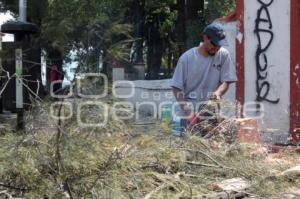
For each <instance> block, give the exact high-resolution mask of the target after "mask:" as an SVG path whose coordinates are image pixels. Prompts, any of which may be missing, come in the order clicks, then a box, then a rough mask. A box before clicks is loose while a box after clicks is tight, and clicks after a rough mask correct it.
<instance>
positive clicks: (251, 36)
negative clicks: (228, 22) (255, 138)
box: [244, 0, 291, 135]
mask: <svg viewBox="0 0 300 199" xmlns="http://www.w3.org/2000/svg"><path fill="white" fill-rule="evenodd" d="M290 7H291V6H290V0H285V1H281V0H274V1H262V0H260V1H259V0H251V1H246V0H245V1H244V38H245V43H244V56H245V57H244V70H245V74H244V77H245V92H244V93H245V103H246V104H247V103H249V102H254V101H257V100H258V101H260V102H261V103H262V106H263V108H262V109H260V110H261V111H260V112H256V111H252V114H251V113H250V112H249V111H248V112H246V114H247V116H263V117H262V119H261V120H260V122H261V127H262V130H263V131H273V132H275V133H279V134H281V135H282V134H286V135H288V133H289V121H290V118H289V105H290V57H291V56H290ZM268 13H269V16H268ZM272 35H273V37H272ZM259 40H260V41H259ZM268 44H269V45H268ZM265 59H266V60H267V64H266V65H265ZM259 91H260V92H259ZM257 93H259V95H258V96H257ZM254 108H255V109H256V110H258V109H257V107H254Z"/></svg>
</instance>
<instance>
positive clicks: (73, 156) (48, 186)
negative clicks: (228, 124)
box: [0, 100, 300, 199]
mask: <svg viewBox="0 0 300 199" xmlns="http://www.w3.org/2000/svg"><path fill="white" fill-rule="evenodd" d="M74 101H75V102H74ZM77 101H78V100H73V102H74V103H77ZM75 106H76V104H75ZM49 108H50V104H49V103H44V104H39V105H38V106H37V107H35V108H33V109H32V112H31V113H29V114H28V116H27V122H26V123H27V128H26V129H27V131H26V133H5V134H2V135H0V179H1V180H0V197H2V196H5V197H10V196H11V197H18V198H118V199H120V198H124V199H125V198H126V199H127V198H144V199H149V198H201V197H204V196H211V194H214V193H216V191H219V192H220V191H221V190H216V188H215V187H216V186H215V184H216V183H219V182H222V181H223V180H226V179H232V178H241V179H244V180H245V181H247V182H248V183H249V185H250V187H248V188H247V190H243V191H240V192H239V194H242V196H243V197H244V196H245V197H246V196H247V197H248V196H251V197H256V198H260V197H263V198H282V195H281V194H283V193H285V192H286V191H288V188H293V187H296V188H297V187H298V188H300V186H299V184H300V181H299V178H291V177H288V178H287V177H283V176H281V175H279V174H280V173H281V172H282V171H284V170H285V169H287V168H289V167H291V166H295V165H296V163H297V162H299V156H297V155H295V154H288V155H286V156H283V157H281V158H282V159H281V160H280V161H281V162H276V161H270V160H269V156H268V154H267V151H265V150H264V149H265V148H264V146H259V145H247V144H239V143H236V142H233V143H231V144H228V143H226V142H223V141H222V140H220V139H218V140H211V139H204V138H201V137H199V136H195V135H192V134H190V135H189V134H187V136H185V137H183V138H178V137H174V136H172V135H171V133H169V132H168V128H164V130H162V128H161V126H160V125H153V126H152V127H151V130H150V131H147V132H143V131H141V130H140V129H137V128H135V127H133V125H130V124H125V123H124V122H123V121H120V120H117V119H115V118H113V117H111V118H109V120H108V124H107V125H106V126H105V127H97V128H91V127H87V128H82V127H80V126H79V125H78V123H77V120H76V119H74V118H71V119H69V120H66V121H55V120H53V119H52V117H49V114H48V113H49ZM109 108H111V107H109ZM58 109H60V111H59V112H60V114H66V115H68V114H67V111H65V112H63V111H62V108H61V107H58ZM99 111H101V110H97V109H96V108H91V107H88V106H87V107H86V110H85V111H84V112H83V113H82V117H83V118H82V120H86V121H91V120H93V119H91V117H95V118H94V119H97V118H98V116H97V113H98V112H99ZM75 115H76V114H75ZM40 120H43V121H40ZM42 127H43V128H42ZM47 129H50V130H49V131H47ZM258 149H262V151H263V152H257V151H258ZM284 157H286V158H284ZM233 198H234V196H233Z"/></svg>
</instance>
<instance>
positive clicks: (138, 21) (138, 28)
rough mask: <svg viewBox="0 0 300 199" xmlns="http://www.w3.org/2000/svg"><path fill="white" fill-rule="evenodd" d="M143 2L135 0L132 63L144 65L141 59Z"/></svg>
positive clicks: (143, 19) (143, 18)
mask: <svg viewBox="0 0 300 199" xmlns="http://www.w3.org/2000/svg"><path fill="white" fill-rule="evenodd" d="M144 6H145V0H135V1H134V8H135V14H134V15H135V16H134V24H135V39H137V41H135V57H134V60H133V63H144V59H143V42H144V26H145V11H144Z"/></svg>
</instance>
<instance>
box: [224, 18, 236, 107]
mask: <svg viewBox="0 0 300 199" xmlns="http://www.w3.org/2000/svg"><path fill="white" fill-rule="evenodd" d="M224 29H225V32H226V40H227V42H228V46H225V48H226V49H227V50H228V51H229V52H230V56H231V60H232V62H233V64H234V65H236V43H235V42H236V36H237V22H235V21H234V22H229V23H225V24H224ZM235 92H236V84H231V85H230V87H229V90H228V91H227V92H226V94H225V95H224V97H223V99H225V100H227V101H230V102H232V103H234V102H235V99H236V96H235Z"/></svg>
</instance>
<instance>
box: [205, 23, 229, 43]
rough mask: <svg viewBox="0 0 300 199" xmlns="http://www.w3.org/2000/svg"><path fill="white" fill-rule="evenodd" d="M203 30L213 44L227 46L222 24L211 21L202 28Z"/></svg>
mask: <svg viewBox="0 0 300 199" xmlns="http://www.w3.org/2000/svg"><path fill="white" fill-rule="evenodd" d="M203 32H204V34H205V35H207V36H208V37H209V39H210V40H211V41H212V43H213V44H215V45H217V46H228V43H227V40H226V33H225V31H224V28H223V26H222V24H220V23H211V24H209V25H208V26H206V27H205V28H204V31H203Z"/></svg>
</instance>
